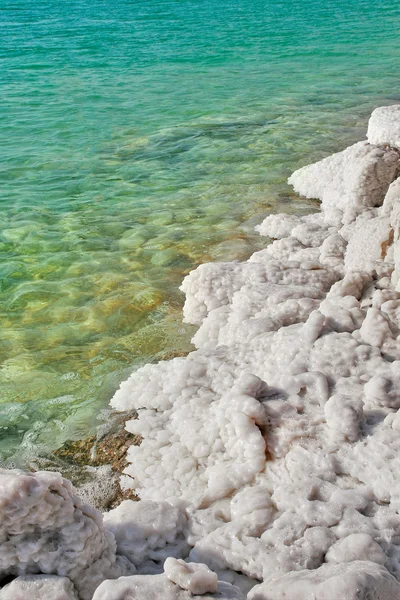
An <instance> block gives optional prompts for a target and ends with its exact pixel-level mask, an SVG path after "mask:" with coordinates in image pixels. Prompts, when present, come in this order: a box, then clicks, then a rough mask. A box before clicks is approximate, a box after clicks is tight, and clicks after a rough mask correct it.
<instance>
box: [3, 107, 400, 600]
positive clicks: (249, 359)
mask: <svg viewBox="0 0 400 600" xmlns="http://www.w3.org/2000/svg"><path fill="white" fill-rule="evenodd" d="M367 139H368V141H362V142H359V143H357V144H355V145H353V146H351V147H350V148H347V149H345V150H344V151H343V152H340V153H338V154H334V155H333V156H330V157H328V158H325V159H323V160H322V161H320V162H318V163H316V164H313V165H310V166H306V167H303V168H302V169H300V170H298V171H296V172H295V173H294V174H293V175H292V176H291V177H290V179H289V182H290V183H291V184H292V185H293V187H294V189H295V191H296V192H298V193H299V194H301V195H302V196H305V197H308V198H318V199H320V201H321V211H320V212H319V213H317V214H312V215H307V216H303V217H295V216H293V215H283V214H280V215H271V216H269V217H267V218H266V219H265V221H264V222H263V223H262V224H261V225H259V226H258V231H259V233H260V234H261V235H263V236H267V238H271V239H273V240H274V241H273V243H270V244H269V245H268V246H267V247H266V248H265V249H264V250H261V251H259V252H256V253H255V254H253V255H252V256H251V258H250V259H249V260H248V261H247V262H228V263H209V264H204V265H201V266H200V267H198V268H197V269H196V270H195V271H192V272H191V273H190V274H189V275H188V276H187V277H186V278H185V280H184V282H183V285H182V290H183V291H184V292H185V294H186V303H185V307H184V317H185V321H186V322H188V323H192V324H195V325H198V326H199V328H198V331H197V333H196V334H195V336H194V338H193V341H194V344H195V346H196V348H197V350H196V351H194V352H191V353H190V354H189V355H188V356H187V357H186V358H176V359H173V360H171V361H167V362H161V363H159V364H157V365H147V366H145V367H143V368H141V369H139V370H138V371H136V372H135V373H133V375H132V376H131V377H130V378H129V379H128V380H127V381H125V382H124V383H123V384H122V385H121V387H120V389H119V391H118V392H117V393H116V394H115V396H114V398H113V400H112V402H111V404H112V406H113V408H114V409H117V410H119V411H133V410H136V411H137V412H138V415H139V416H138V419H134V420H131V421H128V422H127V423H126V428H127V430H128V431H129V432H131V433H132V434H140V435H141V436H142V437H143V441H142V443H141V445H140V446H131V447H130V448H129V449H128V452H127V460H128V466H127V467H126V468H125V470H124V474H123V475H122V479H121V485H122V486H123V487H124V488H126V489H128V488H133V489H134V491H135V493H136V494H138V496H139V497H140V498H141V500H140V501H138V502H134V501H131V500H126V501H123V502H122V503H121V504H120V505H119V506H118V507H117V508H115V509H113V510H111V511H109V512H107V513H104V515H102V514H101V513H100V512H99V511H97V510H95V509H94V508H91V507H90V506H89V505H87V504H84V503H83V502H82V500H80V499H79V497H78V496H77V495H76V492H75V490H74V488H73V487H72V485H71V484H70V483H69V482H68V481H67V480H65V479H63V478H62V477H61V475H59V474H57V473H48V472H38V473H35V474H33V473H23V472H21V471H12V470H2V471H1V473H0V537H1V539H0V575H1V576H2V578H3V587H2V588H1V589H0V600H20V599H21V600H22V599H24V600H25V598H28V597H31V598H35V599H37V600H44V599H46V600H72V599H75V600H77V599H80V600H133V599H134V598H137V599H143V600H145V599H146V600H152V599H164V600H186V599H189V598H203V599H204V600H206V599H208V598H209V599H211V598H220V599H221V600H222V599H229V598H232V599H238V600H240V599H241V600H244V599H245V598H247V599H248V600H284V599H289V600H372V599H374V600H389V599H390V600H393V599H400V583H399V581H400V517H399V510H400V482H399V479H398V473H399V472H400V412H399V408H400V337H399V334H400V178H399V175H400V106H391V107H383V108H379V109H376V110H375V111H374V112H373V114H372V116H371V119H370V122H369V127H368V134H367Z"/></svg>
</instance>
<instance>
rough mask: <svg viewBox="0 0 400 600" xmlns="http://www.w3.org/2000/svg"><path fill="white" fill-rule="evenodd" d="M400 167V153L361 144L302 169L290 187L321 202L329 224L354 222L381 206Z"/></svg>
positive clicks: (292, 177) (292, 178) (295, 174)
mask: <svg viewBox="0 0 400 600" xmlns="http://www.w3.org/2000/svg"><path fill="white" fill-rule="evenodd" d="M399 166H400V163H399V153H398V152H397V151H396V150H393V149H390V148H381V147H378V146H372V145H370V144H368V142H358V143H357V144H354V145H353V146H350V147H349V148H346V150H343V151H342V152H338V153H337V154H333V155H332V156H328V157H327V158H324V159H323V160H321V161H319V162H317V163H315V164H313V165H308V166H306V167H302V168H301V169H299V170H298V171H296V172H295V173H293V175H292V176H291V177H289V183H290V184H291V185H293V187H294V189H295V190H296V192H298V193H299V194H301V195H302V196H305V197H306V198H319V199H320V200H321V201H322V211H323V213H324V218H325V221H326V222H327V223H330V224H333V225H339V224H340V223H342V222H343V223H346V222H351V221H353V220H354V219H355V217H356V216H357V214H358V213H359V212H360V211H361V210H362V209H363V208H367V207H371V206H380V205H381V204H382V202H383V199H384V197H385V194H386V192H387V190H388V187H389V185H390V184H391V183H392V181H393V180H394V179H395V177H396V173H397V171H398V168H399Z"/></svg>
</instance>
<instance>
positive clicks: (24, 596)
mask: <svg viewBox="0 0 400 600" xmlns="http://www.w3.org/2000/svg"><path fill="white" fill-rule="evenodd" d="M28 599H29V600H78V596H77V595H76V593H75V588H74V586H73V584H72V582H71V581H70V580H69V579H68V578H67V577H57V576H56V575H25V576H24V577H17V578H16V579H14V581H12V582H11V583H9V584H8V585H6V586H4V587H3V588H2V589H1V590H0V600H28Z"/></svg>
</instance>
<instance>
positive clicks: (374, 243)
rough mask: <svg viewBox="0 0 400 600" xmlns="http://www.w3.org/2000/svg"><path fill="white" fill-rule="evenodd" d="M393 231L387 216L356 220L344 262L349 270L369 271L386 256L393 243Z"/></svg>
mask: <svg viewBox="0 0 400 600" xmlns="http://www.w3.org/2000/svg"><path fill="white" fill-rule="evenodd" d="M393 240H394V231H393V228H392V227H391V225H390V221H389V217H387V216H383V217H377V218H375V219H369V220H367V221H363V220H362V221H360V222H358V221H356V226H355V229H354V231H353V234H352V236H351V239H350V241H349V243H348V246H347V250H346V254H345V260H344V264H345V267H346V269H348V270H349V271H364V272H366V273H369V272H371V271H373V270H374V269H375V268H376V266H377V265H376V263H377V262H382V261H383V260H384V259H385V257H386V256H387V253H388V249H389V247H390V246H391V245H392V244H393Z"/></svg>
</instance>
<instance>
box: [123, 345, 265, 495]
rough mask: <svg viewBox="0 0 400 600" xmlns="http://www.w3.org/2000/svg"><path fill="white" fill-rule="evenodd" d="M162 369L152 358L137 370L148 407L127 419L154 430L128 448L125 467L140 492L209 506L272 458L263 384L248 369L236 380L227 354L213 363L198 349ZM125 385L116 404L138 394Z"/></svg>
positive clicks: (132, 427) (130, 424)
mask: <svg viewBox="0 0 400 600" xmlns="http://www.w3.org/2000/svg"><path fill="white" fill-rule="evenodd" d="M159 369H161V370H162V371H163V372H164V375H165V376H163V377H160V376H158V377H157V379H154V370H153V369H152V368H151V366H150V365H148V366H147V367H144V368H143V369H141V371H140V372H138V373H137V374H136V375H137V376H136V377H135V383H136V386H137V387H136V390H137V396H136V398H137V402H138V405H140V406H143V405H147V406H148V407H149V409H148V410H146V411H141V412H140V414H139V419H137V420H135V421H131V422H128V424H127V427H128V428H129V430H130V431H131V432H132V433H133V430H135V431H138V430H141V431H142V433H143V432H144V431H149V432H152V433H151V435H150V436H149V437H146V438H145V439H144V440H143V442H142V444H141V446H139V447H136V448H134V447H131V448H130V450H129V452H128V456H129V460H130V461H131V465H129V466H128V467H127V468H126V469H125V472H126V473H127V474H128V475H130V476H131V477H135V478H136V481H135V483H136V486H137V489H138V490H140V492H139V493H140V496H141V497H142V498H143V499H150V500H158V501H159V500H162V499H166V500H168V501H174V499H176V498H181V499H184V500H185V501H186V502H188V503H189V504H191V505H195V506H199V505H202V506H206V505H208V504H209V503H211V502H213V501H215V500H217V499H218V498H221V497H224V496H225V495H226V494H229V493H232V492H233V491H234V490H236V489H239V488H240V487H242V486H243V485H245V484H246V483H248V482H250V481H252V480H253V479H254V477H255V476H256V474H257V473H259V472H260V471H262V470H263V468H264V465H265V460H266V443H265V439H264V437H263V434H262V428H263V427H265V425H266V422H267V413H266V410H265V407H264V406H263V404H262V403H261V402H259V401H258V399H257V397H258V395H259V394H260V393H262V392H263V390H264V387H265V384H263V382H262V381H260V379H259V378H257V377H254V376H251V375H250V374H249V375H246V374H243V376H242V377H241V378H239V380H238V381H236V382H235V377H234V374H233V371H232V369H233V365H228V364H227V363H226V362H225V361H224V357H223V356H220V357H217V356H216V357H215V360H213V361H210V362H208V361H207V360H206V357H204V356H201V355H199V356H197V355H196V354H193V355H192V357H191V359H189V360H182V359H178V360H177V359H175V360H174V361H171V362H169V363H160V364H159V365H158V369H157V372H158V373H159ZM158 384H160V386H161V387H158ZM128 385H130V382H129V381H128V383H127V384H126V387H128ZM139 386H140V387H139ZM126 387H125V386H124V385H122V386H121V389H120V392H119V393H117V394H116V395H115V396H114V399H113V404H114V406H115V407H116V408H121V407H122V406H123V405H127V404H130V403H131V401H132V398H131V396H130V394H129V387H128V389H127V390H126ZM139 390H140V392H139ZM127 392H128V393H127ZM149 401H150V403H149ZM157 402H161V406H162V407H163V412H159V411H158V410H157V408H158V406H160V405H158V404H157ZM168 405H169V406H170V407H172V405H173V407H172V409H171V410H168V409H167V407H168ZM150 406H152V408H151V409H150Z"/></svg>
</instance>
